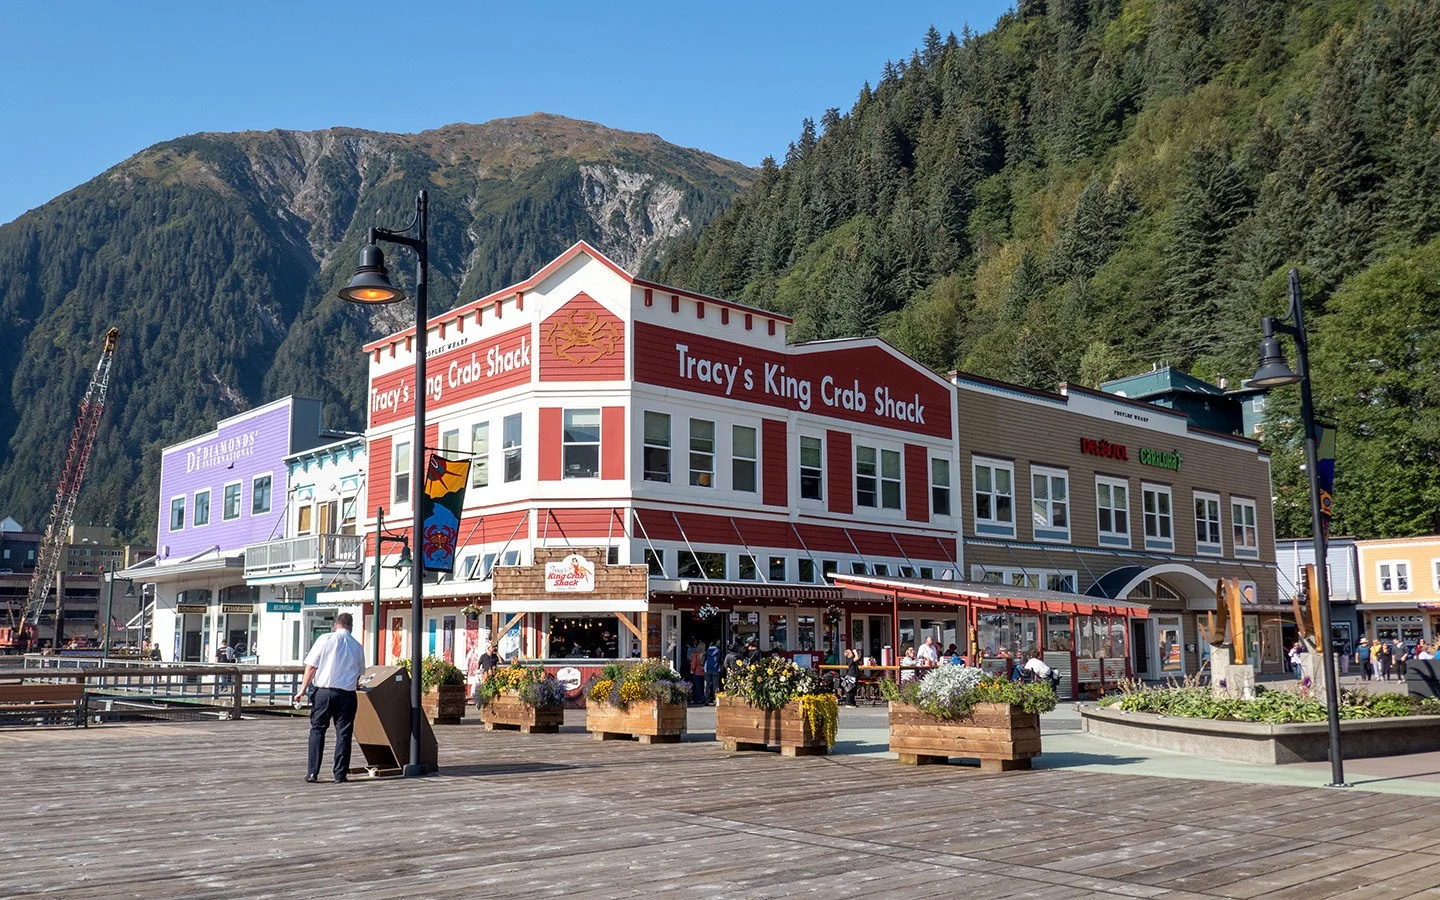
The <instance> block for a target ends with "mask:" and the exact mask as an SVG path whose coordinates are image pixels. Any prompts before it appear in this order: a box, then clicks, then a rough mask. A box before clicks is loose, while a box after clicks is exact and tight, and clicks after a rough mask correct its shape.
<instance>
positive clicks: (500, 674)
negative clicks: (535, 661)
mask: <svg viewBox="0 0 1440 900" xmlns="http://www.w3.org/2000/svg"><path fill="white" fill-rule="evenodd" d="M507 692H510V693H514V694H515V695H516V696H518V697H519V698H520V702H521V703H523V704H525V705H526V706H529V707H533V708H535V709H559V708H560V707H561V706H563V705H564V703H565V688H564V687H562V686H561V685H560V682H558V681H556V680H555V676H553V675H546V674H545V673H544V672H543V671H542V670H540V669H538V668H535V667H533V666H522V665H520V664H519V663H511V664H509V665H507V666H500V667H498V668H496V669H495V670H494V671H493V672H491V673H490V677H488V678H486V679H485V680H484V681H483V682H481V683H480V686H479V687H478V688H476V689H475V697H476V700H477V701H478V702H479V703H480V705H481V706H487V705H489V704H490V703H492V702H493V701H494V700H495V698H496V697H499V696H500V695H501V694H503V693H507Z"/></svg>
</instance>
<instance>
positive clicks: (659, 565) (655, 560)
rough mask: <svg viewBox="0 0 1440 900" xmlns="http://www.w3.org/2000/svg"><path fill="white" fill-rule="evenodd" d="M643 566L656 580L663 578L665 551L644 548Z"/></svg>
mask: <svg viewBox="0 0 1440 900" xmlns="http://www.w3.org/2000/svg"><path fill="white" fill-rule="evenodd" d="M645 565H646V566H647V567H648V568H649V569H650V574H651V575H653V576H655V577H656V578H664V577H665V551H664V550H652V549H650V548H649V547H646V548H645Z"/></svg>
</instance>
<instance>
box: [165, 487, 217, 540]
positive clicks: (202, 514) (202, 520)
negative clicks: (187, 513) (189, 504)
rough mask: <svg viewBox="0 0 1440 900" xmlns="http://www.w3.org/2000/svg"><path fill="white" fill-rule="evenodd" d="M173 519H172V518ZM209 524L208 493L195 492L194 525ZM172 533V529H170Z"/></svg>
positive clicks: (205, 491)
mask: <svg viewBox="0 0 1440 900" xmlns="http://www.w3.org/2000/svg"><path fill="white" fill-rule="evenodd" d="M172 518H173V517H172ZM209 524H210V491H208V490H204V491H196V492H195V525H196V526H197V527H198V526H200V525H209ZM171 530H172V531H173V530H174V529H171Z"/></svg>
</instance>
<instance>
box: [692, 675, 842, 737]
mask: <svg viewBox="0 0 1440 900" xmlns="http://www.w3.org/2000/svg"><path fill="white" fill-rule="evenodd" d="M839 721H840V708H839V705H838V704H837V703H836V702H835V695H834V694H832V693H830V692H828V691H826V690H825V687H824V685H823V683H822V682H821V680H820V677H819V676H818V675H817V674H816V673H815V672H813V671H811V670H809V669H802V668H800V667H799V666H797V665H795V663H793V662H791V661H790V660H788V659H782V658H778V657H776V658H768V659H759V660H756V661H754V662H750V663H747V662H738V663H736V664H735V666H734V667H733V668H732V669H731V670H730V671H729V672H728V673H726V675H725V684H724V690H723V691H722V692H721V693H720V694H719V696H718V697H717V698H716V701H715V739H716V740H717V741H721V742H722V743H723V744H724V746H725V749H726V750H730V751H737V750H763V749H765V748H766V747H769V746H773V745H779V747H780V755H781V756H803V755H810V754H820V753H827V752H829V749H830V747H832V746H833V745H834V744H835V729H836V727H837V725H838V723H839Z"/></svg>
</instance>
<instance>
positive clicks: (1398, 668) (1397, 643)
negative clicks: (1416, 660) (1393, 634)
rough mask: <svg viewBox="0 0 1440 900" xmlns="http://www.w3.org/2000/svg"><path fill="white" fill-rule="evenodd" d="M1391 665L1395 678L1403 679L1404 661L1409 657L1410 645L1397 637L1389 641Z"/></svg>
mask: <svg viewBox="0 0 1440 900" xmlns="http://www.w3.org/2000/svg"><path fill="white" fill-rule="evenodd" d="M1390 656H1391V665H1392V666H1393V667H1394V669H1395V680H1396V681H1404V680H1405V663H1406V662H1407V661H1408V660H1409V659H1410V645H1409V644H1407V643H1405V642H1404V641H1402V640H1400V639H1399V638H1398V637H1397V638H1396V639H1395V640H1393V641H1391V642H1390Z"/></svg>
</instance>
